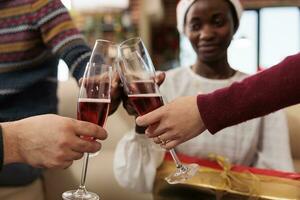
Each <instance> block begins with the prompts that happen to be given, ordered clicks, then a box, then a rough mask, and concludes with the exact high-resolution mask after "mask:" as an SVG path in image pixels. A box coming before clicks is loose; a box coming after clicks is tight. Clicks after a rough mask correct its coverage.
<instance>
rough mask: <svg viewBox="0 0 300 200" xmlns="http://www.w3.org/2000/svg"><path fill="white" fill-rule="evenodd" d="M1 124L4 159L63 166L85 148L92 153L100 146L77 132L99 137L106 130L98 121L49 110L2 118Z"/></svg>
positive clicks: (13, 161)
mask: <svg viewBox="0 0 300 200" xmlns="http://www.w3.org/2000/svg"><path fill="white" fill-rule="evenodd" d="M1 127H2V134H3V152H4V162H3V163H4V164H9V163H27V164H29V165H32V166H34V167H42V168H66V167H68V166H70V165H71V164H72V162H73V160H77V159H80V158H81V157H82V156H83V153H84V152H90V153H93V152H96V151H98V150H99V149H100V148H101V144H100V143H99V142H98V141H87V140H84V139H81V138H80V136H92V137H94V138H96V139H99V140H104V139H105V138H106V137H107V133H106V131H105V130H104V129H103V128H101V127H99V126H97V125H94V124H91V123H88V122H83V121H78V120H75V119H70V118H66V117H60V116H57V115H52V114H49V115H40V116H35V117H30V118H26V119H23V120H19V121H14V122H4V123H1Z"/></svg>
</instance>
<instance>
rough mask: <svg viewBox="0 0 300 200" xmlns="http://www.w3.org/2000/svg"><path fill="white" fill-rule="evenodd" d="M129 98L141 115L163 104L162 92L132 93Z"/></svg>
mask: <svg viewBox="0 0 300 200" xmlns="http://www.w3.org/2000/svg"><path fill="white" fill-rule="evenodd" d="M128 98H129V101H130V103H131V104H132V105H133V107H134V109H135V110H136V112H137V113H138V114H139V115H144V114H147V113H148V112H151V111H153V110H155V109H156V108H158V107H160V106H162V105H163V99H162V96H161V95H160V94H130V95H128Z"/></svg>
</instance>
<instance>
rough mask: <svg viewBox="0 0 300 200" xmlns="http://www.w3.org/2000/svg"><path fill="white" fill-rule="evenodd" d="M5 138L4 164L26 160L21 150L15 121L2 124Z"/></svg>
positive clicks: (3, 138) (3, 137)
mask: <svg viewBox="0 0 300 200" xmlns="http://www.w3.org/2000/svg"><path fill="white" fill-rule="evenodd" d="M1 127H2V140H3V143H2V144H3V164H9V163H16V162H24V161H23V159H22V156H21V154H20V151H19V137H18V133H17V132H16V131H15V130H18V129H17V127H15V125H14V122H5V123H2V124H1Z"/></svg>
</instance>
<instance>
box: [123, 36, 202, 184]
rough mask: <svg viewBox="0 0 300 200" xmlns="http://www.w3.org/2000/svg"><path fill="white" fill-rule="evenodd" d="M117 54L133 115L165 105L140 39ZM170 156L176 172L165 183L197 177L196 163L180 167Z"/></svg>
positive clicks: (176, 159)
mask: <svg viewBox="0 0 300 200" xmlns="http://www.w3.org/2000/svg"><path fill="white" fill-rule="evenodd" d="M119 52H120V57H121V60H120V62H119V67H118V71H119V74H120V78H121V81H122V83H123V85H124V88H125V91H126V93H127V95H128V98H129V102H130V103H131V104H132V106H133V107H134V109H135V110H136V112H137V113H138V114H139V115H144V114H146V113H148V112H151V111H153V110H155V109H156V108H158V107H160V106H162V105H163V104H164V102H163V98H162V95H161V94H160V93H159V89H158V86H157V84H156V83H155V69H154V66H153V64H152V61H151V58H150V56H149V54H148V52H147V49H146V48H145V46H144V44H143V42H142V40H141V39H140V38H132V39H129V40H126V41H124V42H122V43H121V44H120V46H119ZM170 154H171V155H172V157H173V159H174V162H175V164H176V168H177V170H176V171H175V172H174V173H172V174H170V175H169V176H168V177H166V178H165V179H166V181H167V182H168V183H170V184H175V183H180V182H183V181H185V180H187V179H189V178H191V177H193V176H194V175H195V174H196V172H197V170H198V165H197V164H189V165H183V164H182V163H181V162H180V160H179V159H178V157H177V155H176V153H175V150H174V149H171V150H170Z"/></svg>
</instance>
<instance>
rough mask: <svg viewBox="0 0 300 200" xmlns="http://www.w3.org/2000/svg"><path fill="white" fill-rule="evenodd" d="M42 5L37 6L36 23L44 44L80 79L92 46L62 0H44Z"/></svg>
mask: <svg viewBox="0 0 300 200" xmlns="http://www.w3.org/2000/svg"><path fill="white" fill-rule="evenodd" d="M40 5H41V6H40V7H38V8H36V9H37V11H36V16H37V17H36V18H35V24H36V26H37V27H38V28H39V30H40V33H41V37H42V40H43V42H44V44H45V45H46V46H47V48H48V49H49V50H50V51H51V53H52V54H54V55H55V56H57V57H59V58H60V59H62V60H64V61H65V63H66V64H67V66H68V67H69V69H70V72H71V73H72V74H73V76H74V77H75V78H76V79H77V80H79V79H80V78H81V77H82V75H83V73H84V69H85V66H86V63H87V62H88V60H89V58H90V55H91V49H90V47H89V46H88V45H87V43H86V41H85V38H84V36H83V35H82V34H81V33H80V32H79V30H78V29H77V27H76V26H75V24H74V22H73V21H72V18H71V16H70V14H69V12H68V10H67V9H66V8H65V7H64V5H63V4H62V3H61V1H60V0H49V1H47V0H42V1H41V2H40Z"/></svg>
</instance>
